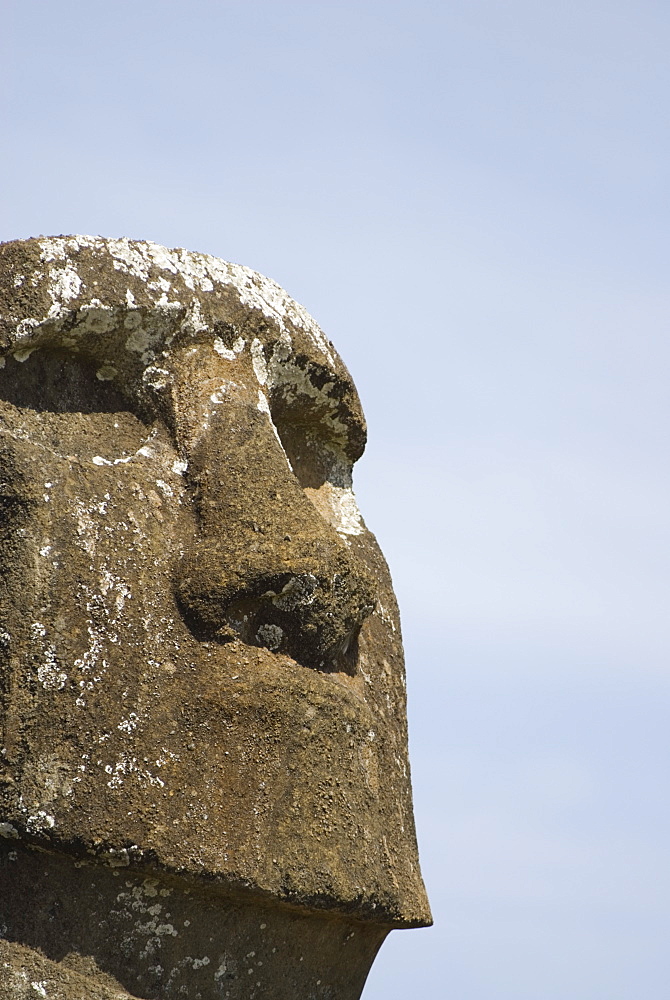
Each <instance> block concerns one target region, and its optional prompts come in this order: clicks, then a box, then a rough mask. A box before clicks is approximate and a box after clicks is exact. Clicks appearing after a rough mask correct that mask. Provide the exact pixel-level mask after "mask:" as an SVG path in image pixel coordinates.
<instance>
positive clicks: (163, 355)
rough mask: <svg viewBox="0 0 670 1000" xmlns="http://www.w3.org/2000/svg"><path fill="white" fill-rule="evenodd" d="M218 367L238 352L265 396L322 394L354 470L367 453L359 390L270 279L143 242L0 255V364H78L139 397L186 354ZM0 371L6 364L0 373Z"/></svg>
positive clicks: (8, 250)
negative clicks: (215, 358) (67, 360)
mask: <svg viewBox="0 0 670 1000" xmlns="http://www.w3.org/2000/svg"><path fill="white" fill-rule="evenodd" d="M202 342H210V343H211V345H212V347H213V349H214V350H215V351H216V352H218V353H219V354H220V355H221V356H222V357H228V356H231V357H234V355H235V353H238V352H240V351H241V350H243V349H244V348H245V347H246V348H247V349H249V350H250V351H251V353H252V355H254V369H255V371H256V374H257V377H258V379H259V383H260V384H261V385H262V387H263V389H264V391H266V392H267V393H268V395H270V396H271V397H272V396H275V397H279V398H280V400H281V398H282V397H284V398H288V399H289V400H290V399H291V398H293V397H295V396H296V395H305V394H307V395H314V394H315V393H318V396H319V407H320V408H321V409H322V411H323V416H324V417H326V419H328V421H329V423H330V424H331V425H332V427H333V430H334V431H336V432H337V436H338V437H339V439H340V443H341V448H342V451H343V452H344V454H345V455H346V457H347V458H348V460H349V461H355V460H356V459H357V458H358V457H360V454H361V453H362V451H363V448H364V446H365V421H364V418H363V414H362V412H361V407H360V402H359V400H358V396H357V394H356V390H355V387H354V385H353V382H352V380H351V376H350V375H349V373H348V371H347V369H346V367H345V366H344V364H343V363H342V361H341V359H340V357H339V356H338V354H337V352H336V351H335V349H334V348H333V346H332V344H331V343H330V341H329V340H328V339H327V338H326V337H325V336H324V334H323V332H322V330H321V329H320V328H319V326H318V325H317V323H316V322H315V321H314V320H313V319H312V317H311V316H310V315H309V313H308V312H307V311H306V310H305V309H304V308H303V307H302V306H301V305H299V304H298V303H297V302H295V301H294V300H293V299H292V298H290V296H289V295H288V294H287V293H286V292H285V291H284V290H283V289H282V288H281V287H280V286H279V285H277V284H276V282H274V281H272V280H271V279H269V278H265V277H263V275H261V274H259V273H258V272H256V271H252V270H251V269H250V268H247V267H242V266H240V265H239V264H230V263H228V262H226V261H223V260H220V259H218V258H216V257H212V256H210V255H208V254H201V253H193V252H190V251H188V250H183V249H168V248H166V247H163V246H160V245H159V244H157V243H152V242H150V241H140V240H129V239H125V238H124V239H106V238H103V237H94V236H53V237H37V238H34V239H29V240H17V241H14V242H9V243H3V244H0V358H4V357H5V356H7V355H13V356H14V358H16V360H18V361H22V360H24V359H25V358H27V357H28V356H29V355H30V354H31V353H33V352H34V351H35V350H37V349H38V348H47V349H51V350H57V351H59V352H60V351H68V352H70V351H71V352H73V353H75V354H77V355H79V357H81V358H82V359H85V360H88V361H90V362H92V363H93V364H94V365H95V366H96V368H97V376H98V378H99V379H100V380H104V381H107V380H109V381H113V382H114V384H115V386H116V388H118V389H119V390H120V391H121V392H123V393H124V394H126V395H128V394H132V395H140V396H141V395H143V394H144V395H146V392H147V388H148V387H149V388H150V387H151V386H152V385H153V384H154V383H155V379H152V374H151V372H152V371H155V369H156V367H157V366H159V367H160V365H161V364H163V363H164V362H165V359H167V358H169V357H170V355H171V354H172V353H174V352H175V351H178V350H179V349H180V348H181V347H183V346H184V345H186V344H192V343H202ZM0 363H1V362H0Z"/></svg>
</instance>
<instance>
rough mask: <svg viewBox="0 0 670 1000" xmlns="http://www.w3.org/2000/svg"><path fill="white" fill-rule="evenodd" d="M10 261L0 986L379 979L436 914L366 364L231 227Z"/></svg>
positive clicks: (5, 263) (273, 996)
mask: <svg viewBox="0 0 670 1000" xmlns="http://www.w3.org/2000/svg"><path fill="white" fill-rule="evenodd" d="M0 272H1V276H0V365H1V366H2V367H1V369H0V720H1V722H2V735H1V737H0V739H1V742H0V833H1V834H2V838H1V839H0V844H1V845H2V852H1V856H0V936H1V938H2V940H1V941H0V1000H24V998H30V1000H36V997H37V996H39V997H44V998H48V1000H112V998H117V1000H118V998H121V997H127V996H129V995H130V996H132V997H141V998H144V1000H178V998H183V997H185V998H187V1000H225V998H230V1000H252V998H253V1000H297V998H301V1000H354V998H357V997H359V996H360V993H361V990H362V989H363V984H364V982H365V978H366V975H367V972H368V970H369V968H370V965H371V963H372V961H373V959H374V957H375V954H376V952H377V950H378V948H379V946H380V944H381V943H382V941H383V939H384V938H385V936H386V935H387V933H388V932H389V930H391V929H393V928H401V927H419V926H425V925H427V924H429V923H430V912H429V909H428V904H427V900H426V896H425V891H424V887H423V884H422V881H421V875H420V871H419V865H418V859H417V849H416V841H415V834H414V824H413V818H412V804H411V791H410V782H409V770H408V763H407V745H406V723H405V691H404V677H403V659H402V648H401V639H400V627H399V624H398V612H397V608H396V603H395V599H394V596H393V591H392V588H391V581H390V578H389V574H388V570H387V568H386V565H385V563H384V560H383V557H382V555H381V553H380V551H379V549H378V547H377V544H376V542H375V539H374V537H373V535H371V534H370V532H369V531H368V530H367V529H366V527H365V525H364V523H363V521H362V519H361V517H360V514H359V512H358V510H357V507H356V503H355V500H354V496H353V493H352V490H351V469H352V465H353V463H354V462H355V461H356V459H357V458H359V456H360V455H361V452H362V451H363V447H364V444H365V424H364V420H363V415H362V413H361V408H360V404H359V401H358V397H357V395H356V391H355V388H354V386H353V384H352V381H351V378H350V376H349V373H348V372H347V370H346V368H345V367H344V365H343V364H342V362H341V360H340V359H339V357H338V355H337V354H336V352H335V350H334V349H333V346H332V344H331V343H330V342H329V341H328V340H327V339H326V338H325V337H324V335H323V333H322V332H321V330H320V329H319V327H318V326H317V325H316V324H315V322H314V321H313V320H312V319H311V318H310V316H309V315H308V314H307V313H306V312H305V310H304V309H302V308H301V307H300V306H299V305H297V304H296V303H295V302H294V301H292V300H291V299H290V298H289V297H288V296H287V295H286V294H285V292H283V291H282V289H281V288H279V287H278V286H277V285H276V284H274V283H273V282H272V281H269V280H267V279H266V278H263V277H262V276H261V275H259V274H257V273H255V272H254V271H251V270H248V269H247V268H244V267H238V266H236V265H232V264H227V263H225V262H223V261H221V260H217V259H215V258H212V257H209V256H206V255H203V254H196V253H188V252H186V251H184V250H168V249H165V248H164V247H161V246H157V245H155V244H152V243H141V242H133V241H130V240H126V239H121V240H111V239H109V240H107V239H98V238H90V237H57V238H51V239H42V238H40V239H34V240H27V241H21V242H15V243H7V244H4V245H2V246H0Z"/></svg>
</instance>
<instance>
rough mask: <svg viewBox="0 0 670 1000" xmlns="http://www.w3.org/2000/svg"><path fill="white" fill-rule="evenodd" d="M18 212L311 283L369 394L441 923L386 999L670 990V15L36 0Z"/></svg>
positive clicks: (25, 223) (369, 510) (11, 42)
mask: <svg viewBox="0 0 670 1000" xmlns="http://www.w3.org/2000/svg"><path fill="white" fill-rule="evenodd" d="M4 23H5V30H4V31H3V38H2V41H1V42H0V45H2V48H3V49H4V52H2V53H1V59H0V63H1V67H2V68H0V75H1V78H2V93H3V95H4V98H3V123H4V124H3V140H4V142H3V145H4V155H3V157H2V160H1V161H0V179H1V182H2V183H1V185H0V191H1V192H2V194H0V225H1V238H3V239H12V238H17V237H23V236H30V235H37V234H39V233H45V234H58V233H70V232H81V233H93V234H97V233H100V234H103V235H110V236H122V235H124V236H131V237H136V238H145V239H153V240H156V241H157V242H159V243H165V244H167V245H169V246H185V247H187V248H189V249H192V250H201V251H206V252H209V253H213V254H215V255H217V256H221V257H224V258H226V259H229V260H234V261H237V262H239V263H244V264H248V265H249V266H251V267H254V268H256V269H257V270H260V271H262V272H263V273H266V274H268V275H270V276H271V277H273V278H275V279H276V280H277V281H279V282H280V284H282V285H283V286H284V287H285V288H287V289H288V291H289V292H290V293H291V294H292V295H293V296H294V297H295V298H297V299H298V300H299V301H301V302H303V303H304V304H305V305H306V306H307V308H308V309H309V310H310V311H311V312H312V313H313V315H314V316H315V317H316V319H317V320H318V321H319V322H320V323H321V325H322V326H323V327H324V329H325V330H326V332H327V333H328V335H329V336H330V337H331V338H332V339H333V340H334V342H335V344H336V346H337V347H338V349H339V350H340V352H341V354H342V355H343V357H344V359H345V361H346V362H347V364H348V365H349V367H350V369H351V371H352V373H353V375H354V378H355V380H356V382H357V384H358V387H359V390H360V393H361V397H362V399H363V404H364V407H365V410H366V413H367V417H368V422H369V427H370V438H369V445H368V451H367V453H366V456H365V457H364V459H363V460H362V461H361V463H360V466H359V467H358V469H357V477H356V480H355V484H356V487H357V492H358V495H359V500H360V505H361V508H362V509H363V512H364V514H365V516H366V519H367V521H368V524H369V525H370V526H371V528H372V529H373V530H374V531H376V533H377V534H378V536H379V538H380V541H381V542H382V545H383V548H384V550H385V552H386V554H387V557H388V559H389V562H390V564H391V569H392V572H393V576H394V580H395V583H396V589H397V592H398V596H399V599H400V603H401V609H402V612H403V623H404V632H405V640H406V650H407V659H408V677H409V696H410V722H411V749H412V760H413V770H414V782H415V798H416V811H417V822H418V826H419V835H420V843H421V849H422V858H423V867H424V872H425V876H426V881H427V884H428V887H429V892H430V895H431V900H432V903H433V907H434V914H435V918H436V924H435V927H434V928H433V929H432V930H430V931H416V932H402V933H401V932H398V933H395V934H393V935H391V938H390V939H389V941H388V942H387V944H385V946H384V948H383V949H382V952H381V953H380V956H379V958H378V960H377V963H376V964H375V966H374V969H373V972H372V974H371V976H370V979H369V981H368V985H367V986H366V990H365V993H364V1000H405V998H407V997H409V996H420V997H422V998H427V1000H428V998H431V1000H432V998H436V1000H437V998H442V997H452V996H453V997H454V998H458V1000H493V998H495V1000H565V998H567V997H570V1000H593V998H594V997H597V998H598V1000H630V998H631V997H638V996H645V995H649V996H659V995H661V994H662V993H664V992H665V990H666V989H667V986H666V983H667V959H666V953H667V935H668V924H669V922H670V921H669V917H670V904H669V902H668V901H669V899H670V885H669V884H668V883H669V881H670V879H669V877H668V866H667V857H666V855H667V843H668V834H669V833H670V830H669V827H670V810H669V808H668V797H667V791H666V788H667V767H666V759H667V735H666V732H667V723H666V717H667V710H666V705H667V698H668V694H669V693H670V692H669V690H668V689H669V688H670V682H669V679H668V667H667V660H668V655H667V653H668V639H669V635H668V633H669V626H668V613H667V608H668V598H669V597H670V594H669V589H670V586H669V574H668V556H669V554H670V553H669V549H670V531H669V528H668V515H667V499H668V492H669V490H668V487H669V486H670V482H669V478H670V477H669V474H668V465H667V458H666V456H667V435H668V426H669V425H670V421H669V416H670V414H669V413H668V402H667V381H668V379H667V370H668V361H669V360H670V359H669V354H670V350H669V347H668V338H667V334H666V330H667V319H668V312H669V306H670V294H669V291H668V282H667V265H668V232H669V231H670V227H669V226H668V215H669V209H668V167H669V161H670V155H669V151H670V143H669V138H668V121H667V108H666V105H667V98H668V90H669V83H670V80H669V77H670V63H669V61H668V58H667V53H668V49H669V45H670V8H668V6H667V5H665V4H662V3H656V2H650V0H638V2H637V3H635V4H633V3H632V2H631V0H624V2H617V0H610V2H607V3H604V2H600V3H596V2H590V0H584V2H581V3H576V2H574V0H568V2H564V3H561V4H548V3H541V2H539V3H538V2H537V0H535V2H532V3H531V2H522V0H509V2H506V3H500V2H497V3H495V2H493V0H469V2H465V0H455V2H449V0H446V2H442V3H426V2H421V0H417V2H415V3H413V4H411V5H410V4H409V3H407V2H401V3H398V2H395V3H394V2H387V3H376V2H367V0H360V2H359V3H356V4H353V3H350V2H342V3H339V4H331V3H318V2H312V3H307V2H294V3H288V2H283V0H277V2H274V3H270V2H268V0H260V2H254V0H247V2H245V3H241V2H225V0H224V2H204V0H195V2H191V3H189V4H185V3H176V2H173V0H163V2H161V3H158V2H156V0H134V2H132V3H130V2H127V0H120V2H116V3H114V4H109V3H104V4H103V3H100V2H98V0H87V2H72V0H71V2H65V0H51V2H49V3H46V2H36V0H21V2H18V0H8V3H7V5H6V12H5V17H4Z"/></svg>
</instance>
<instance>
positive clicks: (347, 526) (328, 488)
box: [305, 482, 365, 535]
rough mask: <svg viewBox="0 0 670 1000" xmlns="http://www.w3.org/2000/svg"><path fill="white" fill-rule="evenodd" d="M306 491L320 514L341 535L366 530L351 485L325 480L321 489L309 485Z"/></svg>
mask: <svg viewBox="0 0 670 1000" xmlns="http://www.w3.org/2000/svg"><path fill="white" fill-rule="evenodd" d="M305 493H306V495H307V496H308V498H309V499H310V500H311V502H312V503H313V504H314V506H315V507H316V509H317V510H318V512H319V514H321V516H322V517H323V518H324V519H325V520H326V521H328V523H329V524H331V525H332V526H333V528H335V530H336V531H337V532H338V533H339V534H340V535H362V534H363V532H364V531H365V527H364V525H363V520H362V518H361V512H360V511H359V509H358V504H357V503H356V497H355V496H354V492H353V490H352V489H351V488H350V487H342V486H334V485H333V483H330V482H325V483H324V484H323V486H321V487H320V488H319V489H311V488H309V487H307V488H306V489H305Z"/></svg>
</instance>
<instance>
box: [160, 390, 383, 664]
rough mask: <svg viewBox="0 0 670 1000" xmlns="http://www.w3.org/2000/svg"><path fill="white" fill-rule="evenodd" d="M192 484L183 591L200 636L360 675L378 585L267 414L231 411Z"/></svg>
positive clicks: (200, 452) (216, 427) (197, 459)
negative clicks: (302, 480) (301, 475)
mask: <svg viewBox="0 0 670 1000" xmlns="http://www.w3.org/2000/svg"><path fill="white" fill-rule="evenodd" d="M188 475H189V477H190V483H191V486H192V488H193V491H194V493H193V496H194V504H195V507H196V516H197V520H198V523H199V531H198V533H197V535H196V537H195V538H194V540H193V543H192V545H191V546H190V548H189V549H188V551H187V552H186V553H185V554H184V557H183V559H182V561H181V563H180V566H179V569H178V575H177V581H176V589H177V597H178V601H179V604H180V606H181V609H182V613H183V615H184V618H185V620H186V622H187V624H188V625H189V626H190V628H191V629H192V631H193V632H194V634H196V635H198V636H199V637H201V638H203V639H204V638H208V639H215V640H218V641H221V642H226V641H230V640H232V639H240V640H242V641H243V642H245V643H248V644H249V645H255V646H264V647H265V648H267V649H270V650H272V651H274V652H280V653H285V654H287V655H289V656H291V657H292V658H293V659H295V660H297V661H298V662H299V663H302V664H303V665H305V666H309V667H314V668H316V669H320V670H345V671H347V672H351V671H352V670H353V667H354V665H355V657H356V646H357V642H356V640H357V636H358V632H359V630H360V627H361V625H362V623H363V621H364V620H365V618H366V617H367V616H368V615H369V614H370V613H371V612H372V610H373V608H374V603H375V597H374V585H373V583H372V581H371V579H370V578H369V577H368V576H367V575H366V574H365V573H364V572H363V571H361V569H360V568H359V567H358V566H354V564H353V562H352V560H351V558H350V556H349V552H348V550H347V547H346V545H345V544H344V543H343V542H342V540H341V539H340V537H339V536H338V534H337V532H336V531H335V530H334V529H333V528H332V527H331V526H330V525H329V524H328V523H327V522H326V521H325V520H324V519H323V517H322V516H321V515H320V514H319V513H318V512H317V510H316V508H315V507H314V505H313V504H312V503H311V502H310V500H309V499H308V497H307V496H306V494H305V492H304V491H303V489H302V488H301V486H300V484H299V483H298V481H297V479H296V478H295V476H294V475H293V472H292V470H291V466H290V464H289V462H288V459H287V457H286V455H285V453H284V451H283V448H282V446H281V443H280V441H279V439H278V437H277V435H276V433H275V431H274V428H273V425H272V423H271V422H270V419H269V417H268V415H267V413H265V412H262V411H261V410H259V409H258V408H256V407H254V406H253V405H244V406H241V405H239V404H238V405H236V406H234V407H227V408H225V409H224V408H221V410H220V411H218V412H217V413H216V414H215V415H214V416H213V417H212V419H211V422H210V426H209V428H208V430H207V433H206V434H204V435H203V436H202V438H201V440H200V443H199V444H198V445H197V446H196V447H195V449H194V450H193V452H192V454H191V456H190V457H189V470H188Z"/></svg>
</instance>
